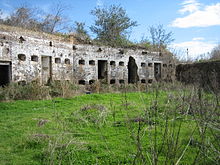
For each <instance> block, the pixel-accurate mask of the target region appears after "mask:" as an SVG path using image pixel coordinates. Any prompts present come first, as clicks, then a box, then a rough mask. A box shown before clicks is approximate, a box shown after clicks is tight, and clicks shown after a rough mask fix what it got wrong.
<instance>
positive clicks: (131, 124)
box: [0, 91, 220, 165]
mask: <svg viewBox="0 0 220 165" xmlns="http://www.w3.org/2000/svg"><path fill="white" fill-rule="evenodd" d="M191 94H192V93H191V92H182V93H179V92H178V91H169V92H168V91H154V92H153V91H151V92H148V93H141V92H135V93H120V94H89V95H82V96H77V97H74V98H70V99H63V98H56V99H53V100H43V101H13V102H2V103H0V164H1V165H6V164H8V165H9V164H15V165H19V164H22V165H24V164H31V165H34V164H86V165H87V164H193V163H194V164H218V163H219V151H220V150H219V148H218V147H219V142H218V140H216V139H218V137H219V130H217V129H215V128H217V127H218V126H219V116H218V115H214V116H213V118H209V119H206V117H207V116H210V114H209V113H207V114H206V113H205V114H204V115H201V112H203V111H198V113H197V110H198V109H201V110H202V109H204V108H206V111H208V110H209V109H210V110H213V109H214V108H215V107H217V109H215V111H216V112H219V105H216V104H215V97H214V96H212V95H207V96H202V97H203V98H202V100H199V95H198V99H197V100H199V101H198V103H197V102H195V101H196V100H192V99H195V98H197V97H195V96H194V95H193V96H192V95H191ZM196 96H197V95H196ZM191 102H192V103H193V106H191V104H190V103H191ZM200 104H202V105H200ZM209 104H211V105H209ZM190 106H191V107H190ZM213 121H214V122H213ZM204 123H207V124H204ZM216 124H217V126H216ZM210 125H211V126H210Z"/></svg>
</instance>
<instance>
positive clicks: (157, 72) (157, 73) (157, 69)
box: [154, 63, 161, 81]
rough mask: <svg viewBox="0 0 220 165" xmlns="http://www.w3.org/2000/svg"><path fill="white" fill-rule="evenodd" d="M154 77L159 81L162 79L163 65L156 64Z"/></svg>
mask: <svg viewBox="0 0 220 165" xmlns="http://www.w3.org/2000/svg"><path fill="white" fill-rule="evenodd" d="M154 77H155V79H156V80H157V81H159V80H160V79H161V63H154Z"/></svg>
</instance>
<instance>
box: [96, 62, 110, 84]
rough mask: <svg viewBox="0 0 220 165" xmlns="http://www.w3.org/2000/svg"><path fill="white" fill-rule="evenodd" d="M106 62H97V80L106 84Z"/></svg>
mask: <svg viewBox="0 0 220 165" xmlns="http://www.w3.org/2000/svg"><path fill="white" fill-rule="evenodd" d="M107 64H108V63H107V61H106V60H98V79H101V80H103V81H105V82H107V77H108V65H107Z"/></svg>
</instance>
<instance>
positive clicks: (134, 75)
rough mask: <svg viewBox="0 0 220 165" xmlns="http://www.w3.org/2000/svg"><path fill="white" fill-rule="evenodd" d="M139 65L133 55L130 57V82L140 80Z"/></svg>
mask: <svg viewBox="0 0 220 165" xmlns="http://www.w3.org/2000/svg"><path fill="white" fill-rule="evenodd" d="M137 70H138V67H137V64H136V62H135V59H134V58H133V57H131V56H130V57H129V62H128V83H131V84H134V83H137V82H138V80H139V76H138V73H137Z"/></svg>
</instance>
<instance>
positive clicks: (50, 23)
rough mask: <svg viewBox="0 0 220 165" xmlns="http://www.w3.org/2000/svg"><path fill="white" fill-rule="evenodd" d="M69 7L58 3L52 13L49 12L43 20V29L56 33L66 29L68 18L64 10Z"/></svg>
mask: <svg viewBox="0 0 220 165" xmlns="http://www.w3.org/2000/svg"><path fill="white" fill-rule="evenodd" d="M67 8H68V7H67V6H65V5H63V4H61V3H58V4H56V5H55V7H54V8H53V9H52V13H50V14H47V15H46V16H45V19H44V20H43V22H42V27H43V31H46V32H50V33H54V32H58V31H62V30H64V29H66V28H67V25H66V22H67V18H66V16H65V15H64V11H65V10H67Z"/></svg>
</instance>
